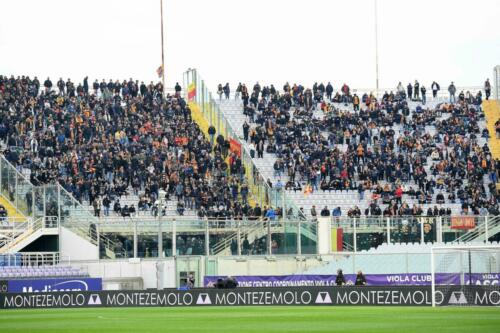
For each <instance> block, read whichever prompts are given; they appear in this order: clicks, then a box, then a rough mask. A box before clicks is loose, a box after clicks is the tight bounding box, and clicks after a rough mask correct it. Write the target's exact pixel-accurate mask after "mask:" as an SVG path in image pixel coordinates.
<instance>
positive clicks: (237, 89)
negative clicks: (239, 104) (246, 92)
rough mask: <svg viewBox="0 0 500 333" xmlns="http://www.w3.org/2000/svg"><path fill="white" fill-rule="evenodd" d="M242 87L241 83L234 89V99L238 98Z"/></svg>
mask: <svg viewBox="0 0 500 333" xmlns="http://www.w3.org/2000/svg"><path fill="white" fill-rule="evenodd" d="M241 89H242V85H241V82H239V83H238V87H236V91H235V94H234V99H238V98H240V93H241Z"/></svg>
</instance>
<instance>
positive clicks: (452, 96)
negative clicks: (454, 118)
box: [448, 81, 457, 103]
mask: <svg viewBox="0 0 500 333" xmlns="http://www.w3.org/2000/svg"><path fill="white" fill-rule="evenodd" d="M448 92H449V93H450V103H455V102H456V98H455V93H456V92H457V88H456V87H455V84H454V83H453V81H452V82H451V84H450V86H449V87H448Z"/></svg>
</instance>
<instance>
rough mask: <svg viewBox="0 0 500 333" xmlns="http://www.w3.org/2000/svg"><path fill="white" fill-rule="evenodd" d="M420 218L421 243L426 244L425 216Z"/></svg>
mask: <svg viewBox="0 0 500 333" xmlns="http://www.w3.org/2000/svg"><path fill="white" fill-rule="evenodd" d="M419 220H420V244H424V218H423V217H421V218H419Z"/></svg>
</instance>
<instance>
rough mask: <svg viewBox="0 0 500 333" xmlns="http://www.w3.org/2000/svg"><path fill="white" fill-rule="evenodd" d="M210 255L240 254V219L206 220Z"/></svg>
mask: <svg viewBox="0 0 500 333" xmlns="http://www.w3.org/2000/svg"><path fill="white" fill-rule="evenodd" d="M206 223H208V233H209V254H210V255H212V256H213V255H226V256H229V255H238V228H239V227H241V226H240V225H239V222H238V221H234V220H228V221H206Z"/></svg>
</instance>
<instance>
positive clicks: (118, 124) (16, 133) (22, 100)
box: [0, 76, 252, 219]
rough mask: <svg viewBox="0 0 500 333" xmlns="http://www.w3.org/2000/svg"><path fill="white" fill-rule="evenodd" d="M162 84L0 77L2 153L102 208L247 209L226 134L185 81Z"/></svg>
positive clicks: (107, 211) (102, 213)
mask: <svg viewBox="0 0 500 333" xmlns="http://www.w3.org/2000/svg"><path fill="white" fill-rule="evenodd" d="M161 91H162V86H161V84H156V85H154V84H153V83H151V84H149V85H146V84H144V83H139V82H138V81H133V80H132V79H130V80H128V81H123V82H119V81H115V82H113V81H111V80H110V81H109V82H105V81H104V80H103V81H102V82H97V81H96V82H95V83H93V84H92V86H91V87H90V86H89V83H88V80H87V78H85V80H84V82H83V84H78V85H75V84H74V83H73V82H71V81H70V80H69V79H68V80H67V81H63V80H62V79H60V80H59V81H58V82H57V83H56V85H55V86H54V85H53V83H52V81H51V80H50V79H47V80H45V81H44V83H43V87H41V85H40V82H39V80H38V79H37V78H36V77H35V78H34V79H30V78H29V77H27V76H22V77H17V78H14V77H10V78H7V77H6V76H0V92H1V94H0V96H2V98H1V99H0V141H1V146H2V149H3V154H4V155H5V157H6V158H7V159H8V160H9V161H10V162H11V163H13V164H14V165H15V166H16V168H18V170H20V171H22V172H23V174H25V175H26V176H27V178H28V179H30V181H31V183H33V184H34V185H40V184H48V183H51V182H54V181H58V182H59V183H60V184H61V185H62V186H63V187H64V188H65V189H66V190H68V191H69V192H70V193H71V194H72V195H73V196H74V197H75V198H76V199H77V200H78V201H79V202H81V203H84V204H86V205H87V206H88V207H89V209H90V210H92V211H93V212H94V214H95V215H96V216H98V217H106V216H122V217H133V216H136V215H145V216H148V215H149V216H156V215H159V214H161V215H164V216H179V215H184V216H191V217H196V216H198V217H210V218H219V219H223V218H227V217H235V218H239V217H241V216H242V215H248V214H251V212H252V211H251V210H250V206H249V205H248V195H247V193H246V192H245V191H246V190H245V187H246V185H245V180H244V177H243V171H242V170H241V167H240V163H238V158H237V157H236V156H229V154H228V149H227V140H226V139H225V138H224V137H222V136H218V137H217V140H216V142H214V144H213V145H211V143H210V142H209V140H208V139H207V138H205V137H204V136H203V134H202V132H201V131H200V129H199V126H198V124H196V123H195V122H193V121H192V119H191V114H190V109H189V106H187V104H186V103H185V101H184V99H183V98H181V97H180V91H181V89H180V86H177V87H176V90H175V92H174V93H173V94H172V95H168V96H166V97H165V98H163V97H162V94H161ZM212 148H213V149H212ZM227 157H230V158H231V168H228V163H227V162H226V161H225V159H226V158H227ZM160 190H164V191H165V193H166V194H165V198H159V193H160ZM161 204H163V207H160V205H161ZM4 206H5V207H9V206H8V205H4ZM9 214H10V213H9ZM12 215H14V213H12Z"/></svg>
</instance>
